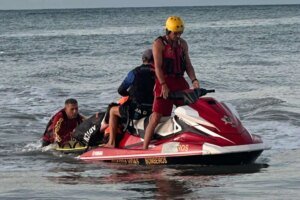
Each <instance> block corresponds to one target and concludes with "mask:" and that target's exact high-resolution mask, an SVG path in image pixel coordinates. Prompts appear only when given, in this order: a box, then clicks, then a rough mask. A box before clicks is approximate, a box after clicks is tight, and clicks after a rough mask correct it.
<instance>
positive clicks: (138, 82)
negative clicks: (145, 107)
mask: <svg viewBox="0 0 300 200" xmlns="http://www.w3.org/2000/svg"><path fill="white" fill-rule="evenodd" d="M133 73H134V74H135V79H134V81H133V84H132V86H131V88H130V89H129V91H128V92H129V98H130V99H131V100H132V101H134V102H137V103H139V104H152V103H153V99H154V95H153V88H154V84H155V72H154V69H153V67H152V65H150V64H142V65H141V66H139V67H136V68H135V69H134V70H133Z"/></svg>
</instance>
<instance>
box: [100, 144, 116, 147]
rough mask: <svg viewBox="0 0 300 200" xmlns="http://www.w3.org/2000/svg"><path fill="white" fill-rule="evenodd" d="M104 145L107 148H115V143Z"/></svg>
mask: <svg viewBox="0 0 300 200" xmlns="http://www.w3.org/2000/svg"><path fill="white" fill-rule="evenodd" d="M102 147H105V148H115V145H111V144H105V145H103V146H102Z"/></svg>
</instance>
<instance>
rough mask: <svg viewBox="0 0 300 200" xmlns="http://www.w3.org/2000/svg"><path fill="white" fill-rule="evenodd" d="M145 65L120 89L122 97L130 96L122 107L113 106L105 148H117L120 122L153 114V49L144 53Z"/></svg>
mask: <svg viewBox="0 0 300 200" xmlns="http://www.w3.org/2000/svg"><path fill="white" fill-rule="evenodd" d="M142 61H143V64H142V65H141V66H139V67H136V68H135V69H133V70H131V71H130V72H129V73H128V74H127V77H126V78H125V79H124V81H123V82H122V84H121V85H120V87H119V89H118V93H119V94H120V95H121V96H123V97H124V96H129V98H128V100H127V101H126V102H125V103H123V104H122V105H118V106H113V107H111V108H110V111H109V130H110V133H109V141H108V143H107V144H106V145H105V147H115V145H116V144H115V141H116V135H117V132H118V126H119V120H120V119H122V120H123V121H127V120H132V119H135V120H138V119H140V118H142V117H145V116H149V115H150V114H151V109H152V103H153V98H154V96H153V87H154V83H155V72H154V69H153V54H152V50H151V49H147V50H146V51H144V53H143V56H142Z"/></svg>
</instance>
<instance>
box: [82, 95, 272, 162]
mask: <svg viewBox="0 0 300 200" xmlns="http://www.w3.org/2000/svg"><path fill="white" fill-rule="evenodd" d="M208 92H214V90H205V89H195V90H190V91H189V92H186V93H185V94H184V95H181V94H179V93H177V94H174V98H183V99H184V101H185V102H187V104H189V105H185V106H180V107H178V108H176V109H175V111H174V113H173V116H171V117H165V118H163V119H162V120H161V122H160V124H159V125H158V127H157V128H156V129H155V135H154V138H153V140H152V141H151V143H150V146H149V149H148V150H143V149H142V146H143V137H144V132H145V127H146V126H147V124H148V121H149V118H143V119H140V120H138V121H134V122H133V127H134V130H135V131H134V132H135V133H130V132H128V131H127V132H125V133H124V135H123V137H122V139H121V141H120V142H119V144H118V146H117V148H104V147H97V148H94V149H91V150H90V151H87V152H86V153H83V154H82V155H80V156H79V158H80V159H82V160H86V161H108V162H116V163H124V164H146V165H149V164H201V165H211V164H213V165H233V164H247V163H252V162H254V161H255V160H256V158H257V157H258V156H259V155H260V154H261V153H262V151H263V150H265V149H268V147H267V146H266V145H265V144H264V143H263V141H262V139H261V137H260V136H258V135H254V134H250V133H249V132H248V131H247V130H246V128H245V127H244V126H243V125H242V123H241V121H240V120H239V119H238V117H237V116H236V115H234V114H233V112H232V111H231V110H230V109H229V108H228V107H227V106H226V104H224V103H222V102H218V101H217V100H215V99H214V98H211V97H201V98H199V97H200V96H203V95H205V94H206V93H208Z"/></svg>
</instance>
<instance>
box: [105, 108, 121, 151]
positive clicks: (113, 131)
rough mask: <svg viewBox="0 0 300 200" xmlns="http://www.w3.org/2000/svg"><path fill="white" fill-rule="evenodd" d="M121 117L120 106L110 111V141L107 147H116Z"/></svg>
mask: <svg viewBox="0 0 300 200" xmlns="http://www.w3.org/2000/svg"><path fill="white" fill-rule="evenodd" d="M119 117H121V115H120V112H119V106H114V107H112V108H111V109H110V112H109V129H110V133H109V141H108V143H107V144H106V145H105V147H115V145H116V136H117V133H118V125H119Z"/></svg>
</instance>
